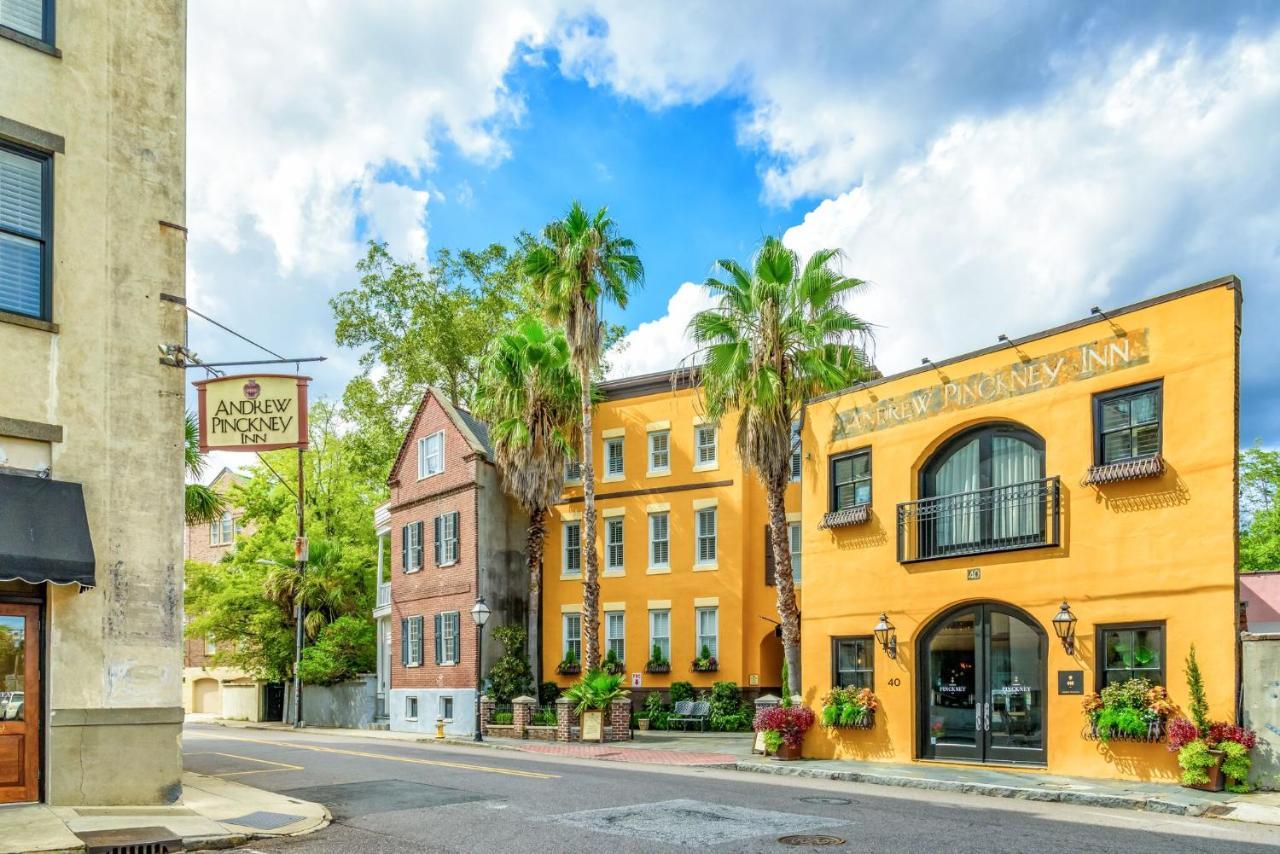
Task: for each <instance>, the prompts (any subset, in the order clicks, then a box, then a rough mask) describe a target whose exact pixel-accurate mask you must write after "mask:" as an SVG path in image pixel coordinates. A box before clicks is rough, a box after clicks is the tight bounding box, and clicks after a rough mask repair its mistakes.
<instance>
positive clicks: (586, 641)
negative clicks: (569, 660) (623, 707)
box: [580, 365, 600, 671]
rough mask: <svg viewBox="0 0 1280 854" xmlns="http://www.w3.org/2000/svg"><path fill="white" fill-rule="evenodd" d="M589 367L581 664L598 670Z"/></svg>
mask: <svg viewBox="0 0 1280 854" xmlns="http://www.w3.org/2000/svg"><path fill="white" fill-rule="evenodd" d="M591 367H592V366H589V365H582V366H581V368H580V373H581V374H582V555H583V558H584V560H583V562H582V563H583V566H584V567H585V568H584V570H583V573H582V575H583V578H582V660H583V664H584V665H585V669H586V670H588V671H591V670H595V669H596V668H597V667H599V666H600V616H599V612H600V576H599V574H598V570H599V566H598V561H597V560H596V475H595V465H594V463H593V460H594V459H595V457H594V454H593V453H592V446H593V445H594V444H595V443H594V442H593V441H592V437H591V415H592V412H591V409H592V406H591Z"/></svg>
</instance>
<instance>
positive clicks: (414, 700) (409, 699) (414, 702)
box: [404, 694, 418, 721]
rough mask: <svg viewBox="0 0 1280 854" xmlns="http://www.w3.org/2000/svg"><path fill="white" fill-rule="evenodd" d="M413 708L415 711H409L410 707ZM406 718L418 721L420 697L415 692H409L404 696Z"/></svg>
mask: <svg viewBox="0 0 1280 854" xmlns="http://www.w3.org/2000/svg"><path fill="white" fill-rule="evenodd" d="M410 708H412V709H413V713H412V714H410V713H409V709H410ZM404 719H405V720H406V721H416V720H417V719H418V697H417V695H415V694H409V695H407V696H406V697H405V698H404Z"/></svg>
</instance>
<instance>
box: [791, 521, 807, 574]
mask: <svg viewBox="0 0 1280 854" xmlns="http://www.w3.org/2000/svg"><path fill="white" fill-rule="evenodd" d="M803 541H804V531H803V529H802V528H801V527H800V523H799V522H788V523H787V542H788V543H789V544H790V546H791V577H792V579H793V580H794V581H795V583H796V584H799V583H800V547H801V543H802V542H803Z"/></svg>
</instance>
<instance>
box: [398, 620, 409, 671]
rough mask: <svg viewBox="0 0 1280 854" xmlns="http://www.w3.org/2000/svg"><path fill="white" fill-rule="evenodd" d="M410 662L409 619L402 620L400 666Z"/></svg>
mask: <svg viewBox="0 0 1280 854" xmlns="http://www.w3.org/2000/svg"><path fill="white" fill-rule="evenodd" d="M408 663H409V621H408V620H407V619H402V620H401V621H400V666H402V667H403V666H404V665H406V664H408Z"/></svg>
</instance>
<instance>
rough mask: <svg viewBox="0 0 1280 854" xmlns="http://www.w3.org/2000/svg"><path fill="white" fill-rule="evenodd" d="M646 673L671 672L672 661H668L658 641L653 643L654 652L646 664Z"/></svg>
mask: <svg viewBox="0 0 1280 854" xmlns="http://www.w3.org/2000/svg"><path fill="white" fill-rule="evenodd" d="M644 672H645V673H670V672H671V662H670V661H667V657H666V656H665V655H663V654H662V647H660V646H658V645H657V644H656V643H655V644H654V645H653V652H652V653H651V654H650V656H649V660H648V661H647V662H645V665H644Z"/></svg>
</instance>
